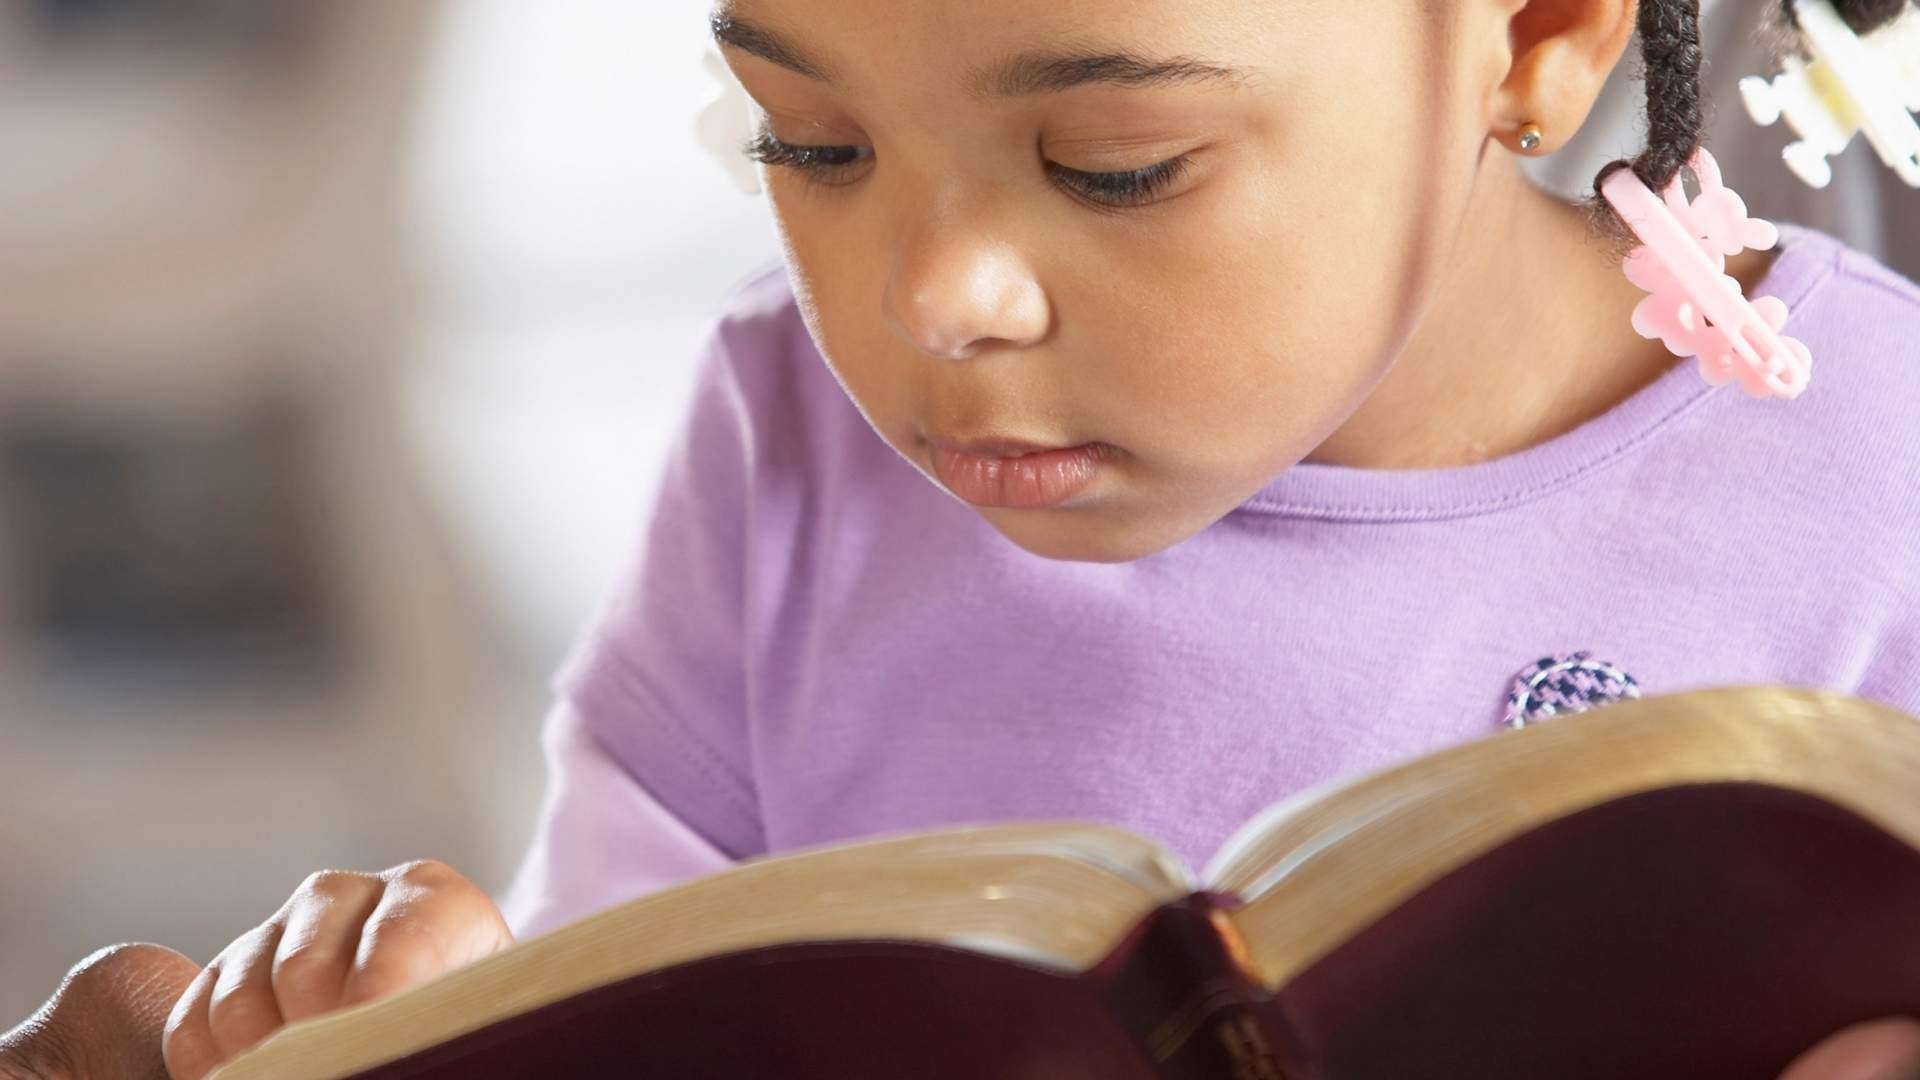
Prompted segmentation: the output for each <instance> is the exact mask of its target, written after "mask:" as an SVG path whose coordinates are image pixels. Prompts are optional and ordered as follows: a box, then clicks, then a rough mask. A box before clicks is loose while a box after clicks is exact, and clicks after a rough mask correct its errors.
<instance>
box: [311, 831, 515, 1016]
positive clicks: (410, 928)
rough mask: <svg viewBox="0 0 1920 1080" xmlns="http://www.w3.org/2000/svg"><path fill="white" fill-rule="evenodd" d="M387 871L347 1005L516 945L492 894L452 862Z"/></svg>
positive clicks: (344, 998) (344, 997)
mask: <svg viewBox="0 0 1920 1080" xmlns="http://www.w3.org/2000/svg"><path fill="white" fill-rule="evenodd" d="M381 876H382V877H384V878H386V879H387V886H386V892H385V893H384V894H383V895H382V896H381V898H380V902H379V904H378V905H376V906H375V908H374V911H373V914H372V915H370V916H368V918H367V922H366V926H365V927H364V928H363V929H362V931H361V934H360V948H359V952H358V953H357V954H356V955H355V957H354V966H353V970H352V971H351V972H349V973H348V975H347V981H346V985H345V986H344V987H343V988H342V990H341V1005H342V1006H343V1007H344V1006H347V1005H352V1004H358V1003H360V1002H365V1001H372V1000H374V999H376V998H380V997H385V996H387V995H389V994H393V993H397V992H399V991H401V990H405V989H407V988H409V987H413V986H417V985H419V984H420V983H423V982H427V981H429V980H431V979H435V978H438V977H439V976H441V975H443V974H445V973H447V972H449V971H451V970H453V969H454V968H457V967H460V966H463V965H464V964H466V963H468V962H470V961H473V960H477V959H479V958H481V957H483V956H487V955H490V954H491V953H494V952H497V951H499V950H500V949H501V948H504V947H505V946H506V945H509V944H511V943H512V937H511V935H510V934H509V933H508V931H507V928H506V924H505V922H504V921H503V920H502V919H501V917H500V914H499V909H498V908H496V907H495V906H494V904H493V901H492V899H491V898H490V897H488V896H487V895H486V894H485V893H484V892H482V891H480V889H479V888H478V887H477V886H475V885H474V884H473V883H472V882H469V881H468V880H467V879H466V878H464V877H461V876H460V875H459V874H458V873H457V872H455V871H454V870H453V869H452V868H451V867H448V866H447V865H446V864H444V863H439V862H436V861H434V860H431V859H427V860H419V861H416V862H412V863H408V864H405V865H404V866H400V867H395V868H394V869H392V870H389V871H387V872H385V873H383V874H382V875H381Z"/></svg>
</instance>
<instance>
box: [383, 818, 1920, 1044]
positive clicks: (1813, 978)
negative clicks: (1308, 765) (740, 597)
mask: <svg viewBox="0 0 1920 1080" xmlns="http://www.w3.org/2000/svg"><path fill="white" fill-rule="evenodd" d="M1234 904H1235V901H1234V899H1233V898H1231V897H1224V896H1219V895H1215V894H1212V893H1206V892H1200V893H1195V894H1193V895H1191V896H1188V897H1186V898H1184V899H1183V900H1180V901H1178V902H1176V903H1172V904H1168V905H1166V906H1164V907H1162V908H1161V909H1159V910H1158V911H1156V912H1154V913H1153V914H1152V915H1150V916H1149V917H1147V918H1146V919H1144V920H1142V921H1141V922H1140V923H1139V924H1138V925H1137V926H1136V927H1135V928H1134V929H1133V931H1132V932H1131V933H1129V934H1128V935H1127V936H1126V937H1125V938H1124V939H1123V940H1121V941H1120V942H1118V943H1116V945H1115V947H1114V949H1113V951H1112V953H1111V954H1110V955H1109V956H1108V957H1107V959H1106V960H1105V961H1103V962H1102V963H1101V964H1100V965H1098V966H1097V967H1095V968H1094V969H1093V970H1091V971H1088V972H1085V973H1082V974H1079V975H1067V974H1061V973H1058V972H1056V971H1053V970H1050V969H1046V968H1042V967H1039V966H1036V965H1029V964H1025V963H1022V962H1020V961H1018V960H1014V959H1009V958H1005V957H996V956H990V955H986V954H983V953H976V952H972V951H969V950H966V949H962V948H957V947H943V946H938V945H928V944H916V943H904V942H889V941H867V942H845V941H841V942H819V943H799V944H792V945H784V946H778V947H771V948H764V949H756V950H751V951H746V952H741V953H735V954H729V955H725V956H718V957H711V958H708V959H704V960H700V961H696V962H692V963H687V964H681V965H678V966H675V967H671V968H667V969H663V970H660V971H655V972H651V973H647V974H645V975H641V976H637V977H635V978H631V979H628V980H625V981H622V982H619V983H615V984H611V985H608V986H604V987H601V988H599V989H596V990H594V991H591V992H588V993H585V994H581V995H578V996H575V997H573V998H569V999H567V1000H565V1001H561V1002H557V1003H554V1004H552V1005H549V1006H547V1007H544V1008H541V1009H538V1010H536V1011H533V1012H529V1013H526V1014H523V1015H520V1016H517V1017H515V1018H513V1019H511V1020H509V1021H505V1022H502V1023H499V1024H495V1025H493V1026H491V1027H488V1028H485V1029H482V1030H480V1031H477V1032H473V1033H471V1034H469V1035H466V1036H463V1037H460V1038H457V1039H454V1040H452V1041H450V1042H447V1043H443V1044H441V1045H439V1046H436V1047H433V1048H431V1049H428V1050H425V1051H422V1052H420V1053H416V1054H414V1055H412V1056H409V1057H407V1058H404V1059H401V1060H398V1061H395V1062H391V1063H389V1064H386V1065H383V1066H381V1067H379V1068H375V1069H372V1070H369V1071H366V1072H363V1073H360V1074H358V1080H419V1078H430V1077H431V1078H453V1077H461V1078H469V1080H504V1078H508V1077H550V1076H566V1075H620V1076H642V1077H651V1076H659V1077H674V1078H681V1077H853V1078H866V1077H872V1078H878V1077H889V1078H891V1077H915V1078H926V1080H948V1078H962V1077H968V1078H972V1077H994V1078H1007V1080H1020V1078H1028V1077H1031V1078H1036V1080H1037V1078H1041V1077H1046V1078H1054V1080H1073V1078H1082V1077H1084V1078H1089V1080H1091V1078H1100V1080H1135V1078H1141V1080H1144V1078H1151V1077H1175V1078H1201V1077H1220V1078H1226V1080H1276V1078H1281V1077H1284V1078H1287V1080H1308V1078H1311V1080H1358V1078H1368V1077H1383V1078H1384V1077H1392V1078H1396V1080H1408V1078H1415V1077H1463V1076H1486V1077H1493V1076H1502V1077H1504V1076H1516V1077H1518V1076H1542V1077H1545V1076H1552V1077H1557V1078H1565V1080H1578V1078H1583V1077H1594V1078H1600V1077H1606V1078H1609V1080H1617V1078H1619V1077H1623V1076H1631V1077H1686V1078H1694V1080H1703V1078H1704V1080H1710V1078H1718V1077H1725V1078H1729V1080H1731V1078H1741V1080H1746V1078H1753V1077H1763V1078H1765V1077H1772V1076H1774V1075H1776V1074H1777V1073H1778V1071H1779V1070H1780V1069H1782V1068H1784V1067H1785V1065H1786V1064H1787V1063H1788V1062H1789V1061H1790V1060H1791V1059H1792V1058H1793V1057H1794V1056H1795V1055H1796V1054H1798V1053H1799V1052H1800V1051H1802V1050H1804V1049H1806V1048H1807V1047H1808V1046H1810V1045H1812V1044H1813V1043H1815V1042H1817V1041H1819V1039H1821V1038H1822V1037H1824V1036H1826V1035H1828V1034H1831V1033H1832V1032H1833V1031H1835V1030H1837V1029H1839V1028H1841V1027H1844V1026H1846V1025H1847V1024H1849V1023H1852V1022H1855V1021H1859V1020H1865V1019H1870V1018H1873V1017H1877V1016H1882V1015H1889V1014H1898V1013H1907V1014H1914V1013H1920V853H1916V852H1915V851H1914V850H1913V849H1912V848H1910V847H1908V846H1907V845H1906V844H1904V843H1902V842H1901V841H1899V840H1897V839H1896V838H1894V837H1892V836H1891V835H1889V834H1888V833H1886V832H1885V831H1883V830H1881V829H1880V828H1878V827H1877V826H1875V825H1874V824H1872V823H1871V822H1869V821H1867V820H1865V819H1863V818H1861V817H1859V816H1857V815H1855V814H1853V813H1852V812H1850V811H1847V810H1843V809H1841V808H1839V807H1836V806H1834V805H1833V804H1832V803H1829V802H1827V801H1825V800H1822V799H1819V798H1816V797H1813V796H1809V795H1804V794H1800V793H1796V792H1793V791H1790V790H1787V789H1784V788H1776V787H1768V786H1762V785H1757V784H1737V783H1732V784H1729V783H1719V784H1697V785H1690V786H1683V787H1675V788H1668V789H1663V790H1660V791H1655V792H1650V793H1646V794H1642V795H1637V796H1633V797H1629V798H1624V799H1619V800H1615V801H1613V802H1610V803H1606V804H1602V805H1600V806H1597V807H1593V808H1590V809H1588V810H1585V811H1582V812H1580V813H1577V814H1573V815H1570V816H1568V817H1565V818H1563V819H1560V820H1558V821H1555V822H1553V823H1551V824H1548V825H1544V826H1541V827H1539V828H1537V829H1534V830H1532V831H1530V832H1527V833H1525V834H1523V835H1521V836H1520V837H1518V838H1516V839H1514V840H1512V841H1510V842H1508V843H1506V844H1504V845H1502V846H1500V847H1498V848H1496V849H1494V850H1493V851H1491V852H1489V853H1487V854H1486V855H1483V856H1481V857H1480V858H1477V859H1475V860H1473V861H1471V862H1469V863H1467V864H1465V865H1463V866H1461V867H1459V868H1457V869H1456V870H1454V871H1452V872H1451V873H1448V874H1446V875H1445V876H1443V877H1442V878H1440V879H1439V880H1437V881H1435V882H1434V883H1433V884H1431V885H1429V886H1428V887H1427V888H1425V889H1423V890H1421V891H1420V892H1419V893H1417V894H1416V895H1415V896H1414V897H1413V898H1412V899H1410V900H1409V901H1408V902H1406V903H1404V904H1402V905H1400V906H1399V907H1398V908H1396V909H1394V910H1393V911H1391V912H1390V913H1388V914H1387V915H1386V916H1385V917H1383V918H1381V919H1379V920H1378V921H1376V922H1375V923H1374V924H1372V925H1371V926H1370V927H1368V928H1367V929H1366V930H1364V931H1362V932H1361V933H1360V934H1358V935H1356V936H1354V937H1352V938H1350V939H1349V940H1347V941H1346V942H1344V943H1343V944H1341V945H1339V946H1337V947H1335V948H1333V949H1332V950H1331V951H1330V952H1327V953H1325V954H1324V955H1323V956H1321V957H1320V959H1318V960H1317V961H1315V962H1314V963H1312V964H1311V965H1310V966H1308V967H1307V968H1306V969H1305V970H1303V971H1301V972H1298V973H1297V974H1295V975H1294V976H1293V977H1292V978H1290V979H1289V980H1288V981H1287V982H1286V984H1285V985H1283V986H1281V987H1280V988H1279V989H1278V991H1277V992H1273V991H1269V990H1267V989H1265V988H1263V987H1261V986H1260V985H1259V984H1258V982H1257V980H1255V979H1254V978H1252V977H1251V976H1250V975H1249V974H1247V973H1246V972H1245V971H1244V969H1243V968H1242V966H1241V965H1240V964H1239V963H1236V961H1235V959H1234V948H1233V943H1232V941H1231V935H1230V934H1223V933H1222V928H1221V925H1220V923H1221V921H1222V920H1221V919H1220V917H1219V915H1218V914H1217V913H1219V912H1224V911H1228V910H1231V909H1232V907H1233V906H1234Z"/></svg>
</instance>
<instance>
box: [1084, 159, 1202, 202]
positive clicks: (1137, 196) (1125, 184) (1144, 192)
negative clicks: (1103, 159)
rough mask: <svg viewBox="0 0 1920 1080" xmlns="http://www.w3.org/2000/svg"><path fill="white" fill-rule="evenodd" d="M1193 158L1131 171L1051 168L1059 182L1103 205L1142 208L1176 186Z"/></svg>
mask: <svg viewBox="0 0 1920 1080" xmlns="http://www.w3.org/2000/svg"><path fill="white" fill-rule="evenodd" d="M1192 163H1193V159H1192V158H1190V157H1188V156H1187V155H1185V154H1182V155H1180V156H1179V157H1176V158H1170V159H1168V160H1166V161H1162V162H1160V163H1159V164H1157V165H1149V166H1147V167H1146V168H1144V169H1132V170H1129V171H1127V172H1081V171H1080V170H1078V169H1069V168H1067V167H1066V166H1064V165H1049V166H1048V171H1049V172H1051V173H1052V174H1053V175H1054V178H1055V182H1056V183H1058V184H1060V185H1061V186H1063V187H1066V188H1068V189H1070V190H1072V191H1073V192H1074V193H1076V194H1078V195H1081V196H1083V197H1084V198H1087V199H1089V200H1091V201H1093V202H1096V203H1100V204H1101V205H1103V206H1116V207H1124V206H1142V205H1145V204H1147V203H1150V202H1153V201H1154V196H1156V195H1158V194H1160V193H1161V192H1163V191H1165V190H1166V189H1167V188H1169V187H1171V186H1173V184H1174V183H1175V182H1177V181H1178V180H1179V179H1180V177H1181V176H1183V175H1185V174H1186V171H1187V167H1188V166H1189V165H1191V164H1192Z"/></svg>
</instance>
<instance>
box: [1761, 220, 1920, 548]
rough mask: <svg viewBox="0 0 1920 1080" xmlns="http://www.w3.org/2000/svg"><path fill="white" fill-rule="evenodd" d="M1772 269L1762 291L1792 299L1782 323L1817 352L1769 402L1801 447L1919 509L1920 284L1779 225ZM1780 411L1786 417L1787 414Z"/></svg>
mask: <svg viewBox="0 0 1920 1080" xmlns="http://www.w3.org/2000/svg"><path fill="white" fill-rule="evenodd" d="M1783 236H1784V237H1785V239H1784V241H1783V245H1784V247H1783V251H1782V254H1781V256H1780V259H1779V261H1778V263H1777V264H1776V268H1775V272H1774V273H1773V274H1772V275H1770V276H1769V277H1768V279H1767V280H1766V281H1765V282H1763V283H1762V284H1761V287H1760V288H1759V289H1758V290H1756V291H1759V292H1761V293H1763V294H1765V293H1771V294H1772V295H1777V296H1779V297H1780V298H1781V299H1783V300H1785V301H1786V302H1787V306H1788V308H1789V309H1790V310H1791V316H1790V318H1789V320H1788V322H1787V325H1786V328H1785V332H1786V333H1787V334H1790V335H1792V336H1793V337H1796V338H1798V339H1799V340H1800V341H1802V342H1804V343H1805V344H1806V345H1807V347H1808V349H1809V350H1810V351H1811V352H1812V353H1813V378H1812V381H1811V383H1809V385H1808V387H1807V390H1806V392H1805V393H1804V394H1802V395H1801V396H1800V397H1799V398H1797V399H1795V400H1793V401H1791V402H1774V403H1771V404H1773V405H1775V406H1777V407H1778V410H1779V412H1780V413H1782V414H1790V420H1791V422H1790V423H1787V424H1784V425H1783V427H1782V432H1781V433H1782V435H1789V434H1790V436H1791V438H1792V440H1793V441H1794V442H1795V443H1796V444H1797V445H1798V447H1799V448H1800V449H1801V451H1802V452H1804V453H1807V454H1812V455H1814V456H1816V457H1817V458H1819V459H1821V460H1822V461H1823V462H1824V463H1825V464H1827V465H1829V466H1831V467H1832V468H1833V470H1834V472H1832V473H1830V475H1833V476H1835V477H1836V478H1841V477H1844V478H1848V479H1850V480H1853V481H1856V482H1857V483H1859V484H1860V485H1861V487H1862V488H1863V489H1866V490H1879V491H1882V492H1883V493H1884V494H1885V495H1886V496H1887V497H1888V498H1892V499H1897V502H1898V503H1899V504H1904V506H1894V505H1890V506H1889V507H1888V508H1889V509H1896V508H1904V509H1906V510H1908V511H1909V512H1913V513H1920V499H1916V498H1915V492H1914V490H1913V485H1914V484H1915V480H1914V479H1913V478H1914V476H1915V475H1916V472H1917V471H1920V286H1917V285H1915V283H1913V282H1912V281H1909V280H1907V279H1906V278H1904V277H1902V276H1901V275H1900V274H1898V273H1897V272H1895V271H1893V270H1891V269H1889V268H1888V267H1886V266H1884V265H1882V264H1881V263H1880V262H1879V261H1877V260H1876V259H1874V258H1873V257H1872V256H1870V255H1867V254H1866V253H1864V252H1860V251H1857V250H1855V249H1853V248H1850V247H1848V246H1847V245H1845V244H1844V243H1842V242H1841V241H1839V240H1837V239H1835V238H1833V237H1831V236H1828V235H1826V234H1824V233H1819V232H1815V231H1813V230H1809V229H1800V228H1792V227H1788V228H1785V229H1783ZM1782 419H1787V417H1786V416H1784V415H1783V417H1782Z"/></svg>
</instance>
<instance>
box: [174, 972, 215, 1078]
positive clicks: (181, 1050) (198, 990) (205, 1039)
mask: <svg viewBox="0 0 1920 1080" xmlns="http://www.w3.org/2000/svg"><path fill="white" fill-rule="evenodd" d="M220 962H221V957H218V956H216V957H214V958H213V960H212V961H211V962H210V963H208V964H207V966H206V967H204V968H202V969H201V970H200V974H198V975H195V976H194V978H193V982H191V983H189V984H188V985H187V989H186V991H185V992H184V993H182V994H181V995H180V1000H178V1001H176V1002H175V1003H174V1006H173V1011H172V1012H171V1013H169V1014H168V1015H167V1023H166V1028H165V1034H164V1035H163V1037H162V1039H161V1043H160V1053H161V1057H162V1059H163V1060H164V1061H165V1062H166V1066H167V1072H168V1073H169V1074H170V1075H171V1076H172V1077H173V1080H200V1078H201V1077H203V1076H205V1075H207V1074H208V1073H210V1072H212V1071H213V1070H214V1067H215V1066H217V1065H219V1064H220V1062H221V1060H222V1059H221V1056H220V1044H219V1043H218V1042H216V1041H214V1038H213V1028H212V1026H211V1025H210V1024H208V1022H207V1005H208V1003H209V1002H210V1001H211V1000H212V999H213V984H214V982H215V981H216V980H218V979H219V978H220Z"/></svg>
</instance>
